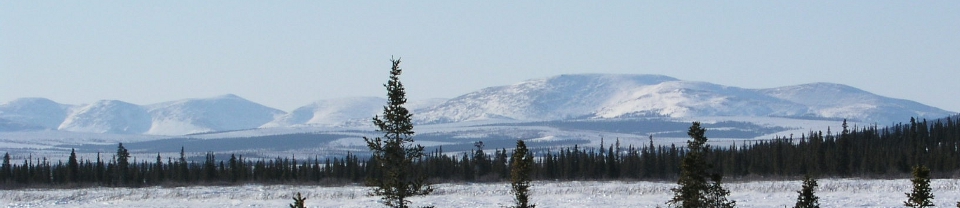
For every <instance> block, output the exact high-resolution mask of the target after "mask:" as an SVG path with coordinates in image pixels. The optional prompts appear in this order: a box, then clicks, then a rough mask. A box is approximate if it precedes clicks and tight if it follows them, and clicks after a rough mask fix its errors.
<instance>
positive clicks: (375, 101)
mask: <svg viewBox="0 0 960 208" xmlns="http://www.w3.org/2000/svg"><path fill="white" fill-rule="evenodd" d="M385 103H387V99H384V98H379V97H353V98H341V99H330V100H320V101H316V102H314V103H311V104H309V105H306V106H303V107H299V108H297V109H295V110H293V111H292V112H290V113H288V114H286V115H282V116H279V117H277V119H276V120H273V121H271V122H270V123H267V124H264V125H263V126H262V127H263V128H270V127H287V126H297V125H313V126H340V125H346V124H347V123H346V122H351V121H354V120H357V119H370V118H372V117H373V116H374V115H377V114H379V113H380V111H383V109H382V108H383V105H384V104H385Z"/></svg>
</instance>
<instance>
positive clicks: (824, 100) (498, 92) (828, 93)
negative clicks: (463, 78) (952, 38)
mask: <svg viewBox="0 0 960 208" xmlns="http://www.w3.org/2000/svg"><path fill="white" fill-rule="evenodd" d="M384 104H386V100H385V99H383V98H378V97H354V98H338V99H326V100H319V101H316V102H313V103H310V104H307V105H305V106H303V107H300V108H297V109H295V110H293V111H292V112H289V113H287V112H283V111H281V110H277V109H274V108H270V107H267V106H263V105H261V104H258V103H255V102H253V101H249V100H246V99H244V98H241V97H239V96H236V95H231V94H228V95H222V96H217V97H212V98H196V99H184V100H178V101H170V102H163V103H157V104H151V105H143V106H141V105H135V104H131V103H126V102H123V101H116V100H103V101H98V102H95V103H92V104H86V105H67V104H60V103H56V102H54V101H51V100H49V99H45V98H21V99H16V100H13V101H10V102H7V103H4V104H2V105H0V119H2V120H0V131H7V132H9V131H33V130H42V129H59V130H64V131H76V132H93V133H114V134H157V135H184V134H194V133H203V132H222V131H234V130H242V129H253V128H278V127H303V126H314V127H333V128H336V127H360V126H366V125H370V123H369V119H370V118H371V117H373V116H375V115H377V114H380V112H381V111H382V107H383V105H384ZM407 107H408V108H409V109H411V111H412V112H413V113H414V121H415V122H417V123H420V124H441V123H457V122H467V121H470V122H473V121H484V120H497V121H502V120H508V121H523V122H529V121H552V120H569V119H618V118H644V117H668V118H697V117H786V118H798V119H811V118H813V119H849V120H852V121H858V122H860V123H877V124H881V125H885V124H889V123H891V122H896V121H903V120H906V119H909V118H910V117H919V118H942V117H947V116H952V115H956V113H955V112H949V111H945V110H942V109H938V108H935V107H931V106H927V105H924V104H921V103H917V102H914V101H909V100H903V99H896V98H889V97H883V96H879V95H876V94H873V93H870V92H866V91H863V90H860V89H857V88H854V87H851V86H847V85H842V84H834V83H812V84H803V85H796V86H786V87H777V88H769V89H745V88H740V87H735V86H724V85H718V84H713V83H708V82H692V81H683V80H679V79H676V78H673V77H668V76H662V75H632V74H573V75H560V76H554V77H549V78H543V79H534V80H528V81H524V82H521V83H517V84H513V85H505V86H495V87H488V88H484V89H481V90H478V91H475V92H471V93H467V94H464V95H461V96H458V97H456V98H453V99H430V100H422V101H414V100H411V101H409V103H408V106H407Z"/></svg>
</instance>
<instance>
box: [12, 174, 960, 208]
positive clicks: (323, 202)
mask: <svg viewBox="0 0 960 208" xmlns="http://www.w3.org/2000/svg"><path fill="white" fill-rule="evenodd" d="M819 183H820V187H819V188H818V190H817V191H818V192H817V195H818V196H820V203H821V205H822V206H823V207H903V201H904V200H905V198H906V197H905V195H904V193H905V192H909V191H910V187H911V185H910V181H909V180H906V179H898V180H856V179H822V180H820V181H819ZM674 186H675V184H674V183H666V182H623V181H605V182H597V181H587V182H535V184H534V187H533V195H532V201H533V202H534V203H536V204H537V205H538V206H539V207H657V206H661V207H665V206H664V202H666V201H667V200H668V199H669V198H670V197H671V196H672V193H671V191H670V188H672V187H674ZM725 186H726V187H727V189H729V190H730V191H731V196H730V198H732V199H733V200H736V201H737V206H738V207H792V206H793V203H794V202H795V200H796V197H797V193H796V191H797V190H799V189H800V181H757V182H733V183H727V184H726V185H725ZM508 187H509V184H506V183H494V184H438V185H435V188H436V191H435V192H434V194H433V195H430V196H426V197H417V198H413V202H414V203H415V205H416V206H424V205H432V206H436V207H505V206H509V205H511V203H512V201H511V196H510V193H509V188H508ZM931 187H932V188H933V193H934V195H935V197H936V198H935V199H934V203H936V205H937V206H938V207H953V206H956V202H957V201H958V200H960V179H937V180H932V182H931ZM296 192H301V193H303V194H304V196H305V197H307V200H306V204H307V206H308V207H383V206H382V205H380V204H379V203H378V202H377V199H378V198H377V197H371V196H367V195H366V193H367V192H368V188H366V187H362V186H344V187H317V186H293V185H268V186H265V185H246V186H224V187H178V188H162V187H148V188H86V189H75V190H48V189H27V190H2V191H0V206H5V207H286V206H287V204H289V203H291V202H292V201H293V200H291V199H290V198H291V197H292V195H293V194H294V193H296Z"/></svg>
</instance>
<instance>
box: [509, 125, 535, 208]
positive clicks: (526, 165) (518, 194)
mask: <svg viewBox="0 0 960 208" xmlns="http://www.w3.org/2000/svg"><path fill="white" fill-rule="evenodd" d="M511 160H512V161H513V165H512V166H511V167H510V187H511V192H513V196H514V201H515V202H516V203H517V206H515V207H516V208H533V207H536V205H534V204H531V203H530V181H531V177H530V172H531V171H532V170H533V165H534V164H533V155H531V154H530V152H529V151H528V150H527V145H526V144H524V143H523V140H517V149H516V150H514V151H513V157H512V158H511Z"/></svg>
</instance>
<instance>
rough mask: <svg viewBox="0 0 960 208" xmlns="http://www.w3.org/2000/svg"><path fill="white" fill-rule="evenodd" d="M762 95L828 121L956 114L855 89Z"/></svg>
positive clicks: (810, 88) (814, 87) (798, 88)
mask: <svg viewBox="0 0 960 208" xmlns="http://www.w3.org/2000/svg"><path fill="white" fill-rule="evenodd" d="M760 92H762V93H765V94H768V95H770V96H773V97H777V98H780V99H784V100H788V101H790V102H795V103H799V104H802V105H805V106H807V107H808V108H809V114H810V115H813V116H818V117H828V118H855V119H858V120H862V121H867V122H878V123H879V124H881V125H886V124H890V122H897V121H904V120H907V119H908V118H910V117H921V118H942V117H946V116H950V115H953V114H955V113H952V112H949V111H945V110H942V109H939V108H935V107H931V106H927V105H924V104H921V103H918V102H914V101H909V100H903V99H895V98H889V97H884V96H879V95H875V94H873V93H869V92H866V91H863V90H860V89H857V88H854V87H851V86H847V85H842V84H833V83H812V84H804V85H795V86H787V87H778V88H771V89H763V90H760Z"/></svg>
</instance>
